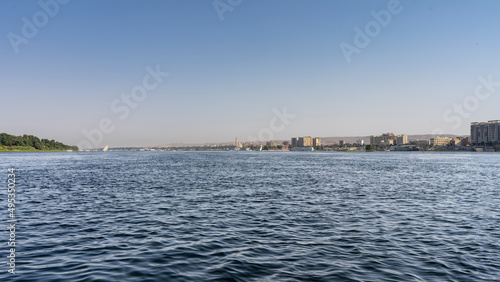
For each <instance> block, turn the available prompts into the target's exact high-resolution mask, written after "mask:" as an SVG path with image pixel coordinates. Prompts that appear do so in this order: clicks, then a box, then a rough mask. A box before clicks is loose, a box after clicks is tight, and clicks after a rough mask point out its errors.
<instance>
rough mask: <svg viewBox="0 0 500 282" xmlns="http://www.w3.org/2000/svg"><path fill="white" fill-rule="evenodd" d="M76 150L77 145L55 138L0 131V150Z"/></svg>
mask: <svg viewBox="0 0 500 282" xmlns="http://www.w3.org/2000/svg"><path fill="white" fill-rule="evenodd" d="M66 150H73V151H78V147H77V146H68V145H64V144H63V143H60V142H56V141H55V140H48V139H40V138H38V137H36V136H33V135H26V134H25V135H23V136H14V135H9V134H7V133H0V152H37V151H66Z"/></svg>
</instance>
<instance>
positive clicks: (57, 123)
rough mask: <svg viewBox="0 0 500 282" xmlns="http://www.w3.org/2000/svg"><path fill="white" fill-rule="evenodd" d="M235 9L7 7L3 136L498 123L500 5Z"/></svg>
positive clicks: (178, 137)
mask: <svg viewBox="0 0 500 282" xmlns="http://www.w3.org/2000/svg"><path fill="white" fill-rule="evenodd" d="M230 2H231V3H233V4H234V3H238V5H233V6H231V5H229V2H228V1H227V0H220V2H215V1H212V0H211V1H190V2H189V3H188V2H187V1H182V0H176V1H159V0H158V1H148V2H139V1H95V0H91V1H76V0H73V1H70V2H68V3H67V4H64V2H63V1H62V0H61V2H55V0H42V1H14V0H6V1H2V2H0V16H1V18H2V23H3V24H2V25H1V26H0V34H3V39H2V40H1V41H0V50H1V51H0V62H1V66H2V67H0V71H1V73H0V76H1V83H0V92H1V93H3V95H2V105H3V107H2V111H0V119H1V120H2V121H3V122H2V123H1V124H2V126H1V127H0V132H5V133H9V134H14V135H22V134H32V135H36V136H39V137H42V138H48V139H55V140H58V141H61V142H63V143H65V144H71V145H77V144H79V143H80V142H82V140H88V138H87V137H86V136H85V134H84V132H87V133H88V134H90V135H92V132H94V133H95V131H94V130H99V131H100V132H101V133H102V141H101V142H99V144H98V145H99V146H96V147H103V146H104V145H105V144H109V146H110V147H122V146H150V145H161V144H169V143H208V142H212V143H215V142H227V141H231V140H234V138H235V137H238V138H239V139H240V140H241V141H249V140H252V139H289V138H290V137H291V136H304V135H307V136H321V137H329V136H367V135H373V134H377V135H378V134H382V133H385V132H394V133H397V134H407V135H412V134H431V133H440V132H442V133H446V134H457V135H466V134H469V126H470V122H472V121H488V120H495V119H500V114H499V113H498V105H499V102H500V87H499V86H500V71H499V68H498V65H499V62H500V58H499V57H498V56H495V54H496V53H495V51H497V50H500V39H499V38H498V37H497V36H495V34H496V32H497V30H498V22H499V21H498V16H497V11H498V10H499V9H500V2H498V1H493V0H491V1H482V2H480V3H477V2H459V3H457V2H455V1H451V0H448V1H439V2H434V1H407V0H401V1H399V3H398V1H395V0H389V1H342V2H341V1H327V0H321V1H314V2H310V1H305V0H302V1H299V0H291V1H290V0H289V1H285V0H281V1H272V2H268V1H263V0H255V1H245V0H242V1H240V2H238V1H230ZM40 3H41V4H40ZM54 3H56V4H54ZM214 3H219V4H217V5H215V7H214ZM220 3H223V4H224V5H225V6H224V5H222V6H221V4H220ZM228 5H229V6H228ZM221 7H225V9H226V11H225V12H223V13H221V10H220V9H223V8H221ZM390 7H392V9H393V10H394V11H396V12H390V11H391V8H390ZM56 8H57V9H56ZM47 9H48V10H47ZM217 9H219V11H217ZM372 11H373V12H372ZM380 11H389V15H390V18H385V19H384V17H383V15H387V13H385V12H380ZM43 13H45V14H48V16H47V20H46V23H44V22H42V24H40V21H44V18H43ZM37 15H38V16H37ZM381 15H382V16H381ZM376 17H381V18H382V20H381V19H380V18H379V22H377V19H376ZM37 21H38V23H39V25H38V26H37V25H36V22H37ZM26 22H29V23H28V24H26ZM372 22H376V23H377V24H378V27H379V29H378V30H377V29H375V31H374V30H373V29H371V30H370V27H369V28H368V31H367V29H366V27H367V26H370V23H372ZM26 25H28V27H25V26H26ZM30 25H32V26H31V27H34V28H31V30H30V27H29V26H30ZM371 27H372V28H374V25H373V24H372V25H371ZM357 28H359V30H361V32H362V33H363V34H364V35H362V36H361V37H360V36H359V32H358V31H359V30H358V29H357ZM375 28H376V26H375ZM35 29H36V31H35ZM23 32H24V33H23ZM370 32H371V33H372V35H373V36H367V35H366V33H368V34H369V33H370ZM13 34H14V35H13ZM26 35H28V36H26ZM363 37H364V39H365V42H364V45H363V46H360V45H359V44H358V45H356V38H357V39H359V38H363ZM20 38H24V41H22V39H20ZM366 39H367V40H366ZM358 41H359V40H358ZM13 42H17V43H14V44H13ZM21 42H22V43H21ZM343 43H345V44H343ZM346 44H347V45H349V46H354V47H353V48H356V50H357V51H356V52H355V53H351V55H349V56H346V55H345V49H342V48H343V47H342V46H344V48H345V46H347V45H346ZM343 50H344V52H343ZM350 50H353V49H350ZM167 73H168V75H167ZM141 89H145V91H146V94H144V93H142V92H141V91H140V90H141ZM133 91H138V92H136V95H139V96H137V97H139V98H140V99H136V100H135V101H130V98H128V99H129V100H128V102H127V101H126V98H124V97H125V96H127V95H128V96H130V94H131V92H133ZM488 94H489V95H488ZM124 95H125V96H124ZM284 112H286V113H288V114H289V115H293V117H292V116H288V118H283V116H284V115H285V116H286V114H284ZM284 120H286V122H285V121H284ZM103 121H104V122H103ZM100 127H102V128H106V129H107V130H101V129H99V128H100ZM103 131H108V132H103ZM269 132H272V137H273V138H267V137H269V136H270V135H269ZM95 136H96V135H94V137H95ZM261 137H266V138H261Z"/></svg>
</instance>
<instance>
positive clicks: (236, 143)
mask: <svg viewBox="0 0 500 282" xmlns="http://www.w3.org/2000/svg"><path fill="white" fill-rule="evenodd" d="M234 147H236V148H238V137H236V141H234Z"/></svg>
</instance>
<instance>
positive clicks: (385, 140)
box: [370, 133, 408, 146]
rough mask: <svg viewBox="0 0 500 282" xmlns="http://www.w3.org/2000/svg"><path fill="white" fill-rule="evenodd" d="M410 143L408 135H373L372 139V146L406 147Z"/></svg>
mask: <svg viewBox="0 0 500 282" xmlns="http://www.w3.org/2000/svg"><path fill="white" fill-rule="evenodd" d="M407 143H408V135H405V134H401V135H396V134H394V133H384V134H382V135H380V136H376V135H372V136H371V137H370V144H371V145H376V146H380V145H404V144H407Z"/></svg>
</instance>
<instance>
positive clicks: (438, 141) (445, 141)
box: [431, 136, 455, 147]
mask: <svg viewBox="0 0 500 282" xmlns="http://www.w3.org/2000/svg"><path fill="white" fill-rule="evenodd" d="M454 140H455V138H451V137H439V136H436V137H434V138H431V146H435V147H440V146H448V145H450V144H451V143H452V142H453V141H454Z"/></svg>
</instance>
